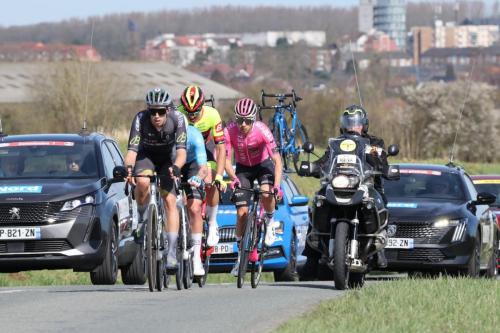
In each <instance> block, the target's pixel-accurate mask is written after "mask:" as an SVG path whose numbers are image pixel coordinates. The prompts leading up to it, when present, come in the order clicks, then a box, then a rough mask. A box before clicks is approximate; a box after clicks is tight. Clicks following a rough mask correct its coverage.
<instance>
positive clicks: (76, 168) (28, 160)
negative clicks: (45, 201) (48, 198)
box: [0, 141, 98, 179]
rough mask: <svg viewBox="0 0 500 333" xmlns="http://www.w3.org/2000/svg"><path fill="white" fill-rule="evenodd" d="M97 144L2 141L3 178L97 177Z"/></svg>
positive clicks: (0, 160) (0, 153)
mask: <svg viewBox="0 0 500 333" xmlns="http://www.w3.org/2000/svg"><path fill="white" fill-rule="evenodd" d="M97 177H98V171H97V160H96V153H95V149H94V144H93V143H79V142H72V141H29V142H26V141H23V142H5V143H0V179H29V178H37V179H51V178H58V179H60V178H64V179H73V178H97Z"/></svg>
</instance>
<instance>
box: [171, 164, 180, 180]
mask: <svg viewBox="0 0 500 333" xmlns="http://www.w3.org/2000/svg"><path fill="white" fill-rule="evenodd" d="M171 169H172V176H174V177H180V176H181V168H179V167H178V166H177V165H175V164H174V165H172V166H171Z"/></svg>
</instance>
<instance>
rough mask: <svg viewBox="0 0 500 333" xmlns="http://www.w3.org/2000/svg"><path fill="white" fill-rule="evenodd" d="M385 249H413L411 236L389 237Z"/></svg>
mask: <svg viewBox="0 0 500 333" xmlns="http://www.w3.org/2000/svg"><path fill="white" fill-rule="evenodd" d="M385 248H386V249H413V238H389V239H388V241H387V246H386V247H385Z"/></svg>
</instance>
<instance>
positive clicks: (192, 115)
mask: <svg viewBox="0 0 500 333" xmlns="http://www.w3.org/2000/svg"><path fill="white" fill-rule="evenodd" d="M202 108H203V107H199V108H198V109H197V110H196V111H193V112H189V113H188V117H189V118H191V119H193V118H196V117H198V116H199V115H200V113H201V109H202Z"/></svg>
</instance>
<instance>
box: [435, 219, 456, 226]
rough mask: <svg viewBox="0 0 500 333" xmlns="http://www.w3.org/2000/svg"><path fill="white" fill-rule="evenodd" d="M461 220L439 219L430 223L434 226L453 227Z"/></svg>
mask: <svg viewBox="0 0 500 333" xmlns="http://www.w3.org/2000/svg"><path fill="white" fill-rule="evenodd" d="M461 221H462V220H460V219H454V220H451V219H439V220H437V221H436V222H434V223H433V224H432V226H433V227H434V228H447V227H454V226H456V225H458V224H459V223H460V222H461Z"/></svg>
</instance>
